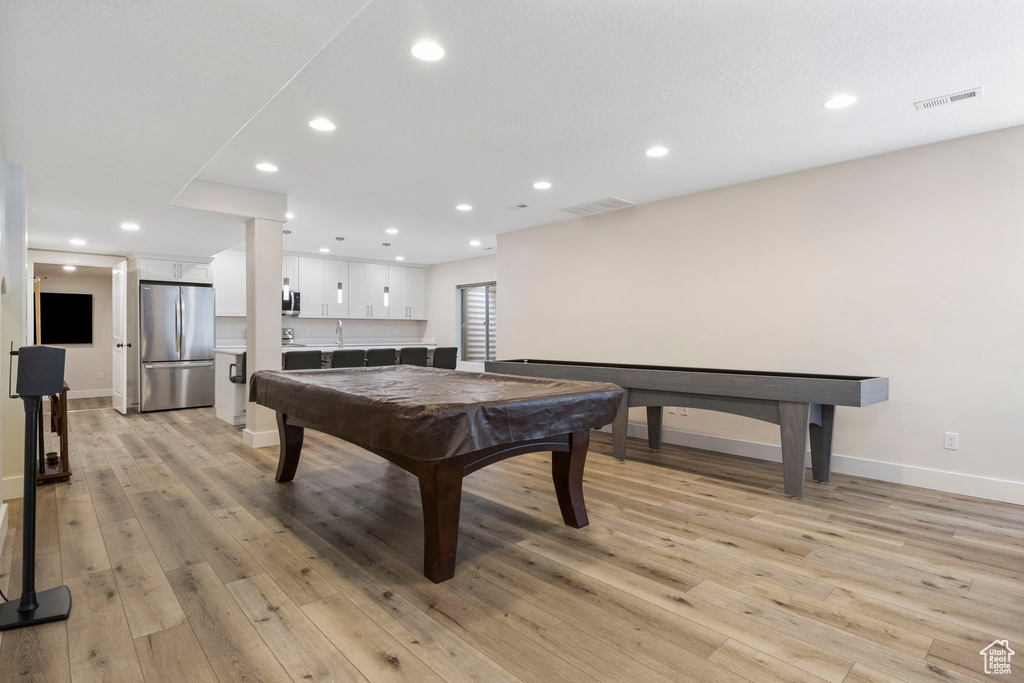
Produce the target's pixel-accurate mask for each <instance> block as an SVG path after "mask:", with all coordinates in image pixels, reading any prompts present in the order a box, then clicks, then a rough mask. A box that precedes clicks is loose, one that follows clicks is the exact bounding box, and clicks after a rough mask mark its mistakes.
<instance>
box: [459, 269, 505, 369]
mask: <svg viewBox="0 0 1024 683" xmlns="http://www.w3.org/2000/svg"><path fill="white" fill-rule="evenodd" d="M496 295H497V287H496V285H495V283H493V282H486V283H482V284H476V285H462V286H460V287H459V298H460V301H461V303H460V306H461V309H462V360H465V361H477V362H483V361H485V360H495V359H496V354H497V349H498V314H497V305H496V301H495V299H496Z"/></svg>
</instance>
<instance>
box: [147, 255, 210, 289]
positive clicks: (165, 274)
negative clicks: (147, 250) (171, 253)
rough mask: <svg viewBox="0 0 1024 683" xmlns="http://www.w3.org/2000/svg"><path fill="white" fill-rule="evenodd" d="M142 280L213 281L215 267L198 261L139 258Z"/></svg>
mask: <svg viewBox="0 0 1024 683" xmlns="http://www.w3.org/2000/svg"><path fill="white" fill-rule="evenodd" d="M138 271H139V279H140V280H156V281H158V282H195V283H200V284H205V283H211V282H213V268H212V267H211V264H209V263H200V262H196V261H175V260H171V259H158V258H140V259H138Z"/></svg>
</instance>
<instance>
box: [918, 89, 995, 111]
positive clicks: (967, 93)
mask: <svg viewBox="0 0 1024 683" xmlns="http://www.w3.org/2000/svg"><path fill="white" fill-rule="evenodd" d="M976 97H981V88H973V89H971V90H964V91H963V92H958V93H954V94H952V95H943V96H942V97H935V98H932V99H930V100H922V101H921V102H914V106H915V107H916V108H917V109H918V110H921V109H932V108H934V107H941V106H942V105H944V104H952V103H953V102H960V101H962V100H970V99H974V98H976Z"/></svg>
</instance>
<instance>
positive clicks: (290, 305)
mask: <svg viewBox="0 0 1024 683" xmlns="http://www.w3.org/2000/svg"><path fill="white" fill-rule="evenodd" d="M300 300H301V296H300V295H299V293H298V292H288V295H287V296H285V295H284V294H283V293H282V295H281V315H295V316H297V315H298V314H299V310H300Z"/></svg>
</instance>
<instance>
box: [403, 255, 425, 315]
mask: <svg viewBox="0 0 1024 683" xmlns="http://www.w3.org/2000/svg"><path fill="white" fill-rule="evenodd" d="M406 271H408V272H406V278H407V280H406V286H407V288H408V293H407V294H406V299H405V305H406V306H408V307H409V318H411V319H412V320H425V319H426V317H427V271H426V269H425V268H406Z"/></svg>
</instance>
